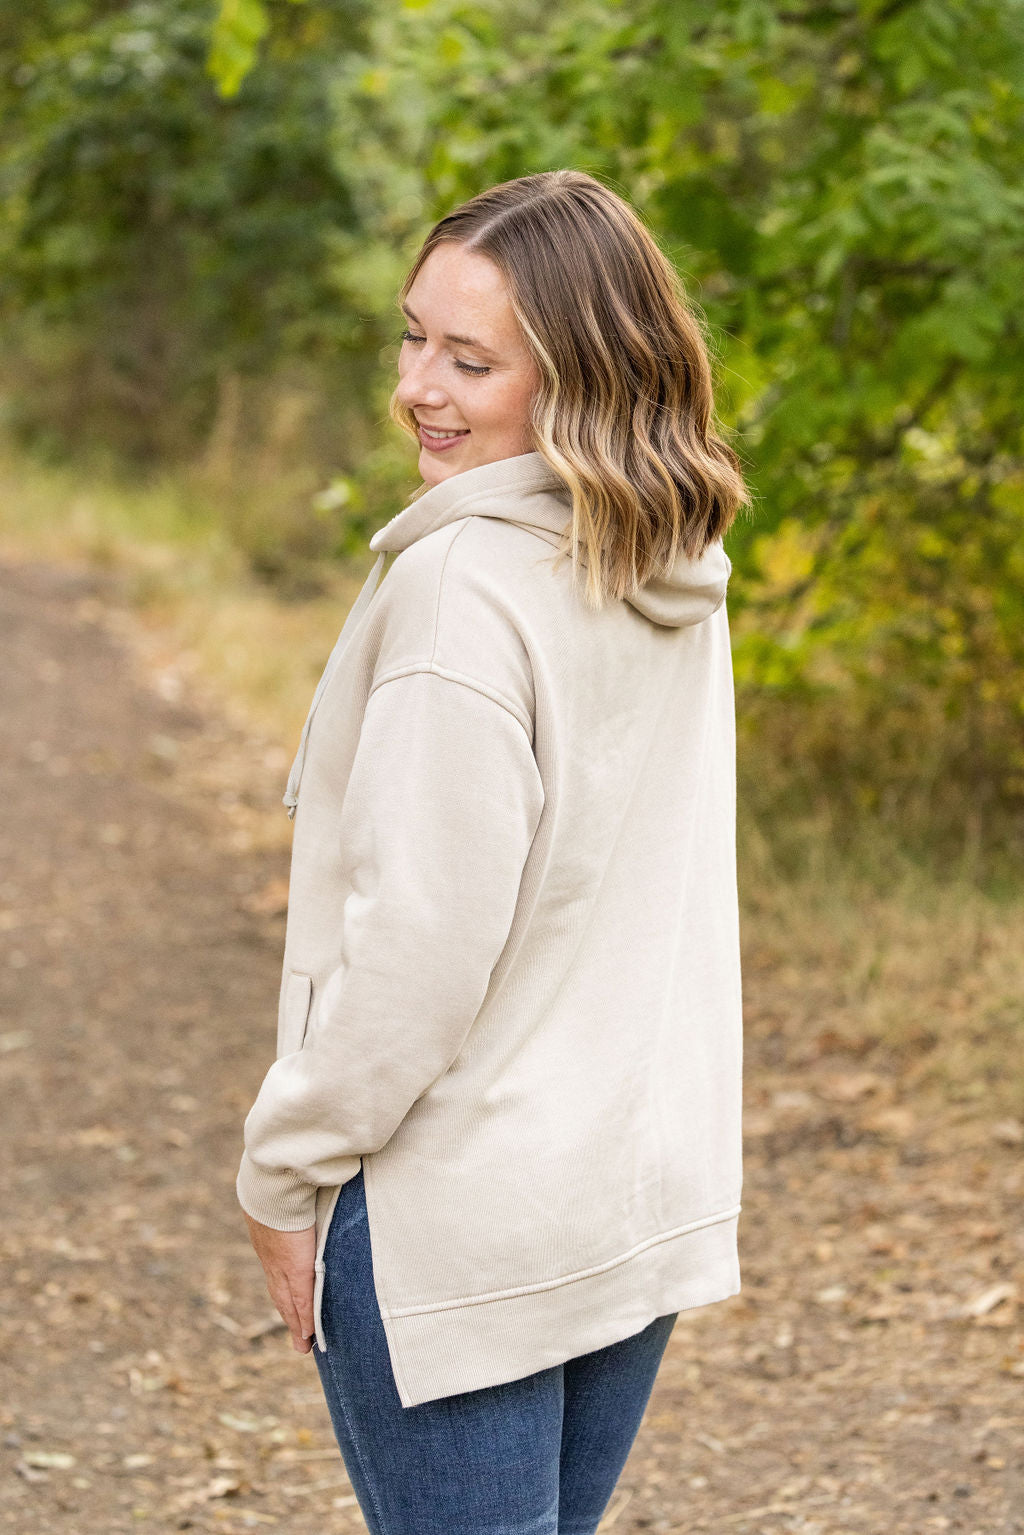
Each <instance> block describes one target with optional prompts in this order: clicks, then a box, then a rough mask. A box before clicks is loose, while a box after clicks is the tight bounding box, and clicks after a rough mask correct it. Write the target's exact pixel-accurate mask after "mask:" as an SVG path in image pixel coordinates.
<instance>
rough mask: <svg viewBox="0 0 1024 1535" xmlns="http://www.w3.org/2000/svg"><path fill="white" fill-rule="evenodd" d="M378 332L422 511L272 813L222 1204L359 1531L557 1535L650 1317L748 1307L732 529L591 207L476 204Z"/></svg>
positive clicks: (705, 403)
mask: <svg viewBox="0 0 1024 1535" xmlns="http://www.w3.org/2000/svg"><path fill="white" fill-rule="evenodd" d="M401 300H402V306H401V307H402V310H403V313H404V315H405V319H406V322H407V329H406V331H405V332H404V336H403V345H402V350H401V356H400V361H399V374H400V380H399V383H398V386H397V388H396V390H395V394H394V397H393V400H392V414H393V416H394V418H395V419H396V421H397V422H398V423H399V424H400V425H401V426H402V427H404V428H405V429H406V430H407V431H409V432H410V433H411V434H412V435H414V436H416V438H417V440H418V443H419V447H420V454H419V472H420V474H421V475H422V478H423V485H422V486H421V487H420V490H419V491H418V493H417V494H416V496H415V497H414V498H413V499H412V500H411V502H410V503H409V504H408V505H407V506H406V507H405V508H404V509H403V510H402V511H400V512H399V513H398V514H397V515H396V516H395V517H394V518H392V520H391V521H390V522H389V523H387V524H386V526H385V527H383V528H382V529H380V531H379V532H377V533H376V534H375V535H374V536H373V538H372V539H371V540H370V547H371V548H372V549H374V550H376V551H378V552H379V558H378V561H377V564H376V566H375V567H374V570H373V572H372V573H371V576H370V578H369V579H368V581H367V584H366V586H365V587H364V589H363V591H362V593H361V594H360V596H359V598H358V600H357V602H356V604H355V606H354V607H353V610H352V612H351V614H350V616H349V618H348V620H347V622H346V624H345V627H344V629H343V631H342V634H341V637H340V639H339V641H338V643H337V645H336V646H335V649H334V651H333V653H332V655H331V658H330V660H329V661H328V665H327V669H326V671H325V673H324V676H323V678H322V679H321V682H320V685H319V687H318V689H317V692H316V695H315V696H314V700H313V706H312V708H311V710H310V717H309V719H308V720H307V723H306V728H305V730H304V731H303V736H302V742H301V744H300V748H299V754H298V756H297V758H296V761H295V765H294V767H293V769H292V774H291V778H290V780H289V785H288V793H287V794H286V796H285V803H286V804H287V805H288V806H289V810H290V812H291V813H294V812H296V810H297V814H296V815H295V838H294V847H293V854H292V874H291V889H290V897H289V912H288V929H287V935H286V940H285V956H284V975H283V982H282V988H281V999H280V1010H279V1021H278V1038H277V1060H276V1061H275V1063H274V1065H272V1066H271V1068H270V1070H269V1071H268V1073H267V1076H266V1078H265V1080H264V1082H263V1085H262V1087H261V1089H260V1092H259V1095H258V1097H257V1099H256V1102H255V1104H254V1106H253V1108H252V1110H251V1112H250V1113H249V1115H248V1118H247V1119H246V1124H245V1152H244V1155H243V1158H242V1165H241V1168H240V1171H239V1175H238V1196H239V1200H240V1202H241V1204H242V1207H243V1209H244V1210H245V1212H246V1216H247V1219H248V1222H249V1229H250V1234H251V1236H252V1241H253V1245H254V1247H255V1249H256V1252H257V1254H258V1255H259V1257H260V1259H261V1261H262V1263H263V1266H264V1269H265V1271H266V1275H267V1282H268V1288H269V1290H270V1294H271V1296H272V1298H273V1300H274V1301H275V1303H276V1304H277V1306H278V1308H279V1310H280V1312H281V1315H282V1317H283V1318H284V1320H285V1321H286V1322H287V1324H288V1326H289V1329H290V1331H291V1334H292V1341H293V1344H294V1346H295V1348H296V1349H298V1350H299V1351H300V1352H308V1351H309V1350H310V1349H311V1348H312V1349H313V1351H314V1354H315V1359H316V1364H317V1368H318V1370H319V1372H320V1376H321V1380H322V1383H323V1387H324V1392H325V1395H326V1398H327V1403H328V1406H329V1409H330V1412H331V1417H332V1421H333V1423H334V1427H335V1431H336V1434H337V1438H338V1442H339V1445H340V1447H341V1451H342V1454H343V1456H344V1459H345V1463H346V1466H347V1468H348V1471H349V1475H350V1477H351V1480H352V1484H353V1487H354V1489H355V1491H356V1493H357V1495H358V1497H359V1502H360V1505H361V1507H362V1510H363V1513H364V1515H365V1517H366V1521H367V1524H368V1525H369V1527H370V1529H371V1531H373V1532H374V1535H432V1532H437V1535H442V1532H443V1535H482V1532H484V1531H494V1532H497V1531H499V1530H500V1531H502V1532H514V1535H520V1532H522V1535H527V1532H529V1535H555V1532H557V1535H583V1532H590V1531H593V1530H595V1529H596V1527H597V1524H598V1521H599V1519H600V1517H601V1514H602V1511H603V1510H604V1508H605V1506H606V1504H607V1502H608V1500H609V1498H610V1496H611V1493H612V1491H613V1488H614V1486H615V1482H616V1479H617V1477H618V1475H619V1473H620V1471H621V1469H622V1466H623V1464H624V1462H625V1460H626V1456H627V1454H628V1451H629V1449H630V1446H631V1444H632V1442H633V1439H634V1436H635V1434H636V1431H637V1429H638V1427H639V1424H640V1420H641V1416H642V1414H643V1411H644V1408H645V1405H646V1403H647V1400H648V1396H649V1393H650V1390H651V1386H652V1384H653V1380H654V1377H655V1373H656V1371H657V1368H658V1364H659V1362H660V1359H661V1356H662V1353H663V1350H664V1348H665V1344H666V1342H667V1340H668V1336H669V1333H670V1331H671V1328H672V1324H673V1322H674V1321H675V1317H676V1314H677V1313H678V1311H680V1310H681V1309H683V1308H687V1307H692V1306H701V1305H707V1304H709V1303H711V1302H714V1301H717V1300H721V1299H724V1298H725V1297H727V1296H730V1295H734V1294H736V1293H737V1291H738V1290H739V1283H740V1282H739V1267H738V1258H737V1220H738V1214H739V1208H740V1187H741V1157H740V1097H741V1080H740V1078H741V1021H740V972H739V957H738V929H737V908H736V883H735V854H734V820H735V815H734V793H735V773H734V721H733V697H732V674H731V667H730V657H729V635H728V626H727V621H726V614H725V607H724V599H725V590H726V581H727V578H728V574H729V570H730V565H729V561H728V559H727V557H726V555H725V554H724V552H723V549H722V544H721V537H722V534H723V533H724V532H725V530H726V529H727V527H728V526H729V524H730V522H731V520H732V518H733V516H734V515H735V512H736V509H737V507H738V506H739V505H740V504H741V503H742V502H743V501H744V500H745V499H746V497H745V491H744V486H743V481H742V478H741V476H740V473H739V470H738V467H737V463H736V459H735V457H734V455H733V453H732V452H731V450H730V449H729V448H728V447H727V446H725V444H724V443H723V442H722V441H721V440H720V438H719V437H718V436H717V435H716V434H715V432H714V430H713V427H712V424H711V422H712V397H711V384H710V373H709V366H708V358H707V353H706V350H705V346H704V342H703V339H702V335H701V331H700V328H699V326H698V324H697V323H696V321H695V319H694V318H693V316H692V315H691V313H690V312H689V310H688V309H687V307H686V304H685V302H684V299H683V297H682V294H681V291H680V289H679V285H678V282H677V279H676V277H675V274H674V272H673V270H672V268H671V267H670V265H669V263H668V262H667V261H666V259H665V258H664V256H663V255H662V254H661V252H660V250H659V249H658V247H657V245H656V244H655V242H654V241H653V239H652V238H651V236H650V235H649V233H648V232H647V230H646V229H645V227H644V226H643V224H642V223H641V222H640V220H639V219H638V218H637V216H636V215H635V214H634V213H633V212H632V210H631V209H630V208H629V207H628V205H627V204H626V203H625V202H623V201H622V200H621V199H620V198H619V197H617V196H616V195H615V194H614V193H612V192H611V191H609V190H608V189H607V188H606V187H604V186H603V185H602V184H601V183H599V182H598V181H596V180H594V179H593V178H592V177H590V176H588V175H585V174H583V173H581V172H575V171H553V172H549V173H546V174H543V175H535V176H525V177H522V178H520V179H518V180H515V181H510V182H507V183H505V184H504V185H501V186H497V187H494V188H492V189H491V190H489V191H487V192H484V193H482V194H481V195H480V196H478V197H475V198H473V199H472V200H471V201H470V202H468V203H466V204H465V205H464V206H463V207H461V208H458V209H457V210H456V211H455V212H454V213H452V214H450V215H449V216H448V217H447V218H444V219H442V220H441V221H440V223H439V224H438V225H437V226H436V227H435V228H434V229H433V230H432V231H431V232H430V234H429V235H428V237H427V239H426V241H425V243H424V246H423V249H422V250H421V252H420V254H419V256H418V257H417V259H416V261H415V263H414V265H413V268H412V271H411V272H410V274H409V277H408V279H407V281H406V283H405V285H404V287H403V289H402V294H401ZM552 551H554V552H552ZM389 553H391V554H394V555H395V556H396V557H395V559H394V561H393V564H392V565H391V567H390V568H389V570H388V572H387V576H386V578H385V580H384V582H383V584H382V585H381V586H380V588H379V590H378V589H377V583H378V579H379V577H380V574H381V569H382V566H383V562H384V560H385V557H386V555H387V554H389ZM584 572H585V579H584V577H583V573H584Z"/></svg>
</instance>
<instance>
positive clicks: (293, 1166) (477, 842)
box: [237, 666, 544, 1231]
mask: <svg viewBox="0 0 1024 1535" xmlns="http://www.w3.org/2000/svg"><path fill="white" fill-rule="evenodd" d="M543 803H544V791H543V785H542V783H541V778H540V774H539V772H538V769H537V763H536V760H535V758H534V755H533V749H532V746H531V743H530V739H529V737H528V735H527V733H526V730H525V729H524V728H523V725H522V723H521V722H520V720H519V718H518V716H517V715H515V714H513V713H512V712H511V710H510V709H508V708H506V707H505V705H504V704H503V703H501V702H499V701H497V699H496V698H495V697H494V696H492V695H491V694H490V693H489V692H488V693H485V692H482V691H480V690H479V689H478V688H477V687H475V686H473V685H471V684H470V683H468V682H464V681H456V680H452V679H451V677H450V676H447V675H442V674H439V673H437V672H435V671H432V670H431V669H430V668H429V666H426V667H424V668H422V669H418V670H414V671H410V672H407V673H406V674H404V675H402V676H398V677H393V678H391V679H390V680H387V681H384V682H382V683H380V684H379V685H378V686H377V687H376V688H375V690H374V691H373V692H372V693H371V695H370V697H369V699H368V701H367V705H366V710H365V713H364V717H363V722H362V727H361V731H360V737H359V744H358V747H357V750H356V755H355V759H354V762H353V765H352V771H351V774H350V776H349V780H348V784H347V788H346V792H345V797H344V801H343V804H342V806H341V810H340V818H339V823H338V827H337V836H338V839H339V844H340V846H341V847H342V849H343V856H344V858H345V860H346V863H347V865H348V868H349V870H350V883H351V893H350V894H349V896H348V898H347V900H346V902H345V906H344V910H343V915H342V930H341V933H340V935H339V946H338V951H339V954H340V963H339V965H338V966H337V968H336V969H335V970H334V972H333V973H332V974H331V975H330V976H329V977H328V978H327V979H326V981H325V983H324V986H323V991H322V994H321V996H320V999H319V1006H318V1007H317V1008H316V1009H315V1013H314V1017H313V1022H312V1025H311V1028H310V1030H309V1033H308V1034H307V1036H306V1039H305V1041H304V1042H303V1044H302V1047H301V1049H298V1050H294V1051H292V1052H291V1053H289V1054H286V1055H283V1056H281V1057H280V1058H279V1059H278V1060H277V1061H275V1063H274V1064H273V1065H272V1066H271V1068H270V1070H269V1071H268V1072H267V1075H266V1077H265V1078H264V1081H263V1084H262V1086H261V1088H260V1091H259V1094H258V1096H257V1098H256V1101H255V1103H254V1105H253V1107H252V1109H251V1110H250V1112H249V1114H248V1116H247V1118H246V1121H245V1130H244V1137H245V1151H244V1154H243V1157H242V1164H241V1168H240V1170H239V1173H238V1181H237V1193H238V1198H239V1201H240V1203H241V1205H242V1207H243V1209H245V1210H246V1211H247V1212H248V1213H249V1214H250V1215H251V1216H252V1217H253V1218H254V1219H256V1220H258V1221H261V1222H262V1223H263V1224H264V1225H268V1226H272V1227H276V1228H277V1229H278V1230H281V1231H300V1230H304V1229H306V1228H307V1227H308V1226H311V1225H313V1223H314V1209H315V1198H316V1191H317V1187H318V1186H319V1185H333V1184H336V1183H344V1182H345V1181H347V1179H348V1178H350V1177H351V1176H352V1175H353V1172H354V1171H355V1169H354V1168H353V1166H352V1159H353V1158H355V1157H359V1156H361V1155H364V1154H368V1153H370V1152H373V1151H376V1150H378V1149H379V1148H380V1147H381V1146H383V1145H384V1143H385V1142H386V1141H387V1140H388V1139H389V1137H390V1136H391V1135H392V1134H393V1133H394V1131H395V1129H396V1128H397V1126H398V1125H399V1124H400V1123H401V1121H402V1119H403V1118H404V1116H405V1115H406V1114H407V1113H408V1111H409V1109H410V1108H411V1106H412V1105H413V1104H414V1103H415V1101H416V1099H417V1098H419V1097H420V1096H421V1095H422V1094H423V1093H424V1092H425V1091H426V1090H427V1088H428V1087H429V1086H430V1084H431V1083H432V1082H434V1081H435V1080H436V1079H437V1078H438V1077H439V1076H440V1075H441V1074H442V1073H443V1072H444V1071H445V1070H446V1069H447V1068H448V1066H449V1065H450V1064H451V1062H452V1061H453V1060H454V1059H455V1057H456V1055H457V1054H458V1052H459V1050H460V1049H461V1047H462V1044H463V1042H464V1040H465V1038H466V1036H467V1034H468V1033H469V1030H470V1028H471V1027H472V1024H473V1020H474V1019H475V1017H476V1015H477V1013H478V1012H479V1010H480V1007H481V1004H482V1002H483V1000H484V997H485V995H486V992H487V987H488V984H489V980H490V975H491V971H492V969H493V968H494V965H495V962H496V961H497V959H498V957H499V955H500V954H501V951H502V949H503V948H504V946H505V943H506V940H507V938H508V934H509V929H510V927H511V924H512V918H513V914H514V912H515V907H516V902H517V899H518V894H519V885H520V880H521V878H522V873H523V867H524V864H525V862H526V858H527V855H528V853H529V850H530V844H531V842H532V841H533V836H534V833H535V831H536V829H537V823H538V821H539V819H540V814H541V810H542V808H543Z"/></svg>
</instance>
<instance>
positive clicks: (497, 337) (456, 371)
mask: <svg viewBox="0 0 1024 1535" xmlns="http://www.w3.org/2000/svg"><path fill="white" fill-rule="evenodd" d="M402 309H403V311H404V313H405V317H406V320H407V321H408V329H407V330H406V332H405V334H404V338H403V341H402V350H401V353H400V355H399V359H398V373H399V384H398V391H397V393H398V398H399V400H400V401H401V402H402V403H403V404H404V405H405V406H407V407H408V409H409V410H411V411H412V413H413V415H414V416H415V417H416V421H417V423H418V425H419V439H420V457H419V472H420V474H421V475H422V476H423V479H424V480H425V481H426V482H427V484H428V485H438V484H440V482H441V481H442V480H447V479H450V478H451V476H452V475H453V474H461V473H462V471H463V470H464V469H474V468H476V467H477V465H479V464H492V463H495V462H496V461H497V460H498V459H502V458H516V457H518V455H519V454H521V453H529V452H531V451H532V449H533V433H532V430H531V427H530V420H529V412H530V399H531V396H532V394H533V391H534V389H535V388H536V386H537V383H538V382H539V380H538V377H537V370H536V367H535V364H534V362H533V358H532V357H531V356H530V354H529V352H528V351H527V349H526V345H525V343H524V341H523V337H522V332H521V331H520V329H519V323H518V321H517V320H516V317H515V315H514V313H513V311H512V306H511V304H510V303H509V299H508V293H507V291H506V288H505V282H504V279H503V277H502V275H501V273H500V272H499V270H498V268H497V267H496V266H495V265H494V262H493V261H491V260H490V259H489V258H488V257H487V256H481V255H478V254H477V253H475V252H473V251H468V250H466V249H465V248H464V247H463V246H461V245H457V244H456V243H455V242H454V241H451V240H446V241H444V242H443V243H442V244H441V245H438V246H436V247H435V248H434V250H432V251H431V253H430V255H429V256H428V257H427V259H426V261H425V262H424V263H423V265H422V267H421V268H420V270H419V271H418V272H417V274H416V279H415V281H414V282H413V285H412V287H411V288H410V290H409V294H408V297H407V298H406V301H405V303H404V304H403V305H402ZM431 428H436V431H437V432H438V433H444V432H454V433H457V434H458V435H457V436H452V437H445V436H434V435H432V433H431V430H430V429H431Z"/></svg>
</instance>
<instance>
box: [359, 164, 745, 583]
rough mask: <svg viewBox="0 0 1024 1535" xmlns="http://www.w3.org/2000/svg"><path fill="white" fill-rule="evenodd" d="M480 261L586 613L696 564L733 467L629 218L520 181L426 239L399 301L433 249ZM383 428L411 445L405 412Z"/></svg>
mask: <svg viewBox="0 0 1024 1535" xmlns="http://www.w3.org/2000/svg"><path fill="white" fill-rule="evenodd" d="M445 240H449V241H455V242H457V243H459V244H461V245H463V246H465V248H466V249H467V250H470V251H475V252H477V253H479V254H480V255H484V256H487V257H488V258H489V259H490V260H491V261H493V262H494V264H495V266H497V267H498V269H499V270H500V272H501V274H502V277H503V278H504V281H505V285H506V288H507V291H508V295H509V300H510V302H511V305H512V309H513V312H514V313H515V316H516V318H517V320H518V322H519V325H520V327H521V329H522V333H523V337H524V339H525V342H526V345H527V347H528V348H529V350H530V352H531V354H532V356H533V359H534V362H535V363H536V366H537V370H538V375H539V378H540V384H539V387H538V389H537V390H536V391H535V393H534V397H533V399H532V402H531V424H532V428H533V434H534V442H535V448H536V451H538V452H540V453H541V454H542V455H543V457H544V458H545V459H546V460H547V462H548V463H549V464H550V465H551V467H552V468H553V469H554V470H555V472H556V474H558V475H559V477H560V478H561V479H562V480H563V482H564V483H565V485H566V486H567V487H568V489H569V491H570V493H571V497H572V518H571V521H570V523H569V524H568V526H567V528H566V531H565V534H564V537H563V541H562V543H561V545H560V550H559V552H560V553H562V554H568V555H571V557H572V561H573V569H574V574H575V572H576V571H578V569H579V566H580V564H581V563H582V564H584V565H585V566H586V568H587V581H586V588H585V593H584V597H585V600H586V601H587V602H588V603H589V604H590V605H591V606H592V607H595V608H600V607H601V606H603V604H604V602H605V601H606V600H609V599H618V598H622V597H626V596H629V595H633V594H635V593H636V591H637V590H638V588H639V587H641V586H643V585H644V584H645V583H646V582H647V581H648V580H649V579H650V578H651V577H652V576H661V575H665V574H666V573H667V572H668V571H669V569H670V568H671V567H672V565H673V564H674V563H675V561H676V559H677V558H678V556H679V552H680V550H682V551H683V552H684V553H685V554H686V555H688V556H689V557H690V558H693V559H696V558H698V557H699V556H700V555H701V554H703V552H704V550H705V549H706V548H707V547H708V546H709V545H710V544H711V543H712V542H713V541H714V540H716V539H720V538H721V537H722V535H723V534H724V533H725V531H726V530H727V528H728V527H729V525H730V524H731V522H732V521H733V519H734V517H735V515H736V512H737V510H738V509H739V507H740V506H744V505H748V504H749V501H750V497H749V494H748V492H747V489H746V486H745V484H744V480H743V475H742V472H741V470H740V465H739V460H738V458H737V456H736V454H735V453H734V452H733V450H732V448H730V447H729V446H728V444H727V443H726V442H725V441H724V440H723V439H722V437H721V436H719V435H718V432H717V430H716V423H715V419H714V399H713V393H712V381H711V365H710V360H709V357H708V348H707V344H706V341H705V337H704V331H703V329H702V325H701V323H700V321H699V319H698V318H697V316H696V314H695V313H694V312H693V310H692V309H691V308H690V306H689V304H688V302H687V299H686V295H685V292H684V289H683V284H682V280H681V278H680V277H679V274H678V273H677V272H676V270H675V268H674V267H673V265H672V263H671V262H670V261H669V260H668V258H667V257H666V256H665V255H664V253H663V252H662V251H661V249H660V248H659V246H658V245H657V243H656V241H655V239H654V237H653V236H652V235H651V233H650V231H649V230H648V229H647V227H646V225H645V224H643V223H642V221H641V220H640V218H639V216H638V215H637V214H636V213H635V212H634V210H633V209H632V208H631V207H630V206H629V204H628V203H626V202H625V201H624V200H623V199H622V198H621V197H619V196H618V194H617V193H615V192H613V191H611V190H610V188H608V187H606V186H604V185H603V184H602V183H601V182H600V181H597V180H596V179H595V178H594V177H593V176H590V175H588V174H587V173H586V172H584V171H574V170H556V171H545V172H542V173H540V174H538V175H532V176H520V177H518V178H517V179H516V180H514V181H505V182H502V183H501V184H500V185H498V186H494V187H491V188H489V189H488V190H487V191H485V192H481V193H480V194H479V195H478V196H476V197H473V198H471V199H470V200H469V201H468V202H466V203H463V204H462V205H461V206H460V207H458V208H456V209H455V210H454V211H453V212H452V213H449V214H448V215H447V216H446V217H445V218H442V219H441V220H439V222H438V223H437V224H435V225H434V227H433V229H432V230H431V231H430V233H429V234H428V235H427V238H426V240H425V241H424V243H423V245H422V247H421V249H420V251H419V254H418V255H417V257H416V259H415V261H414V263H413V265H412V268H411V270H410V271H409V274H408V276H407V277H406V279H405V282H404V284H403V286H402V290H401V294H400V297H401V298H402V299H405V298H406V296H407V295H408V293H409V290H410V288H411V287H412V284H413V282H414V280H415V278H416V274H417V273H418V271H419V270H420V268H421V267H422V265H423V263H424V262H425V261H426V259H427V257H428V256H429V255H430V253H431V251H433V250H434V249H435V248H436V247H437V246H438V245H440V244H441V243H442V241H445ZM390 414H391V417H392V419H393V420H394V421H395V422H396V423H397V424H398V425H399V426H400V427H402V429H403V430H404V431H406V432H408V433H409V434H410V435H411V436H413V437H415V436H416V435H417V432H416V422H415V419H414V417H413V414H412V412H411V411H410V410H409V409H408V407H406V406H405V405H403V404H402V403H401V401H399V400H398V398H397V391H396V393H395V394H393V395H392V397H391V402H390Z"/></svg>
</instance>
